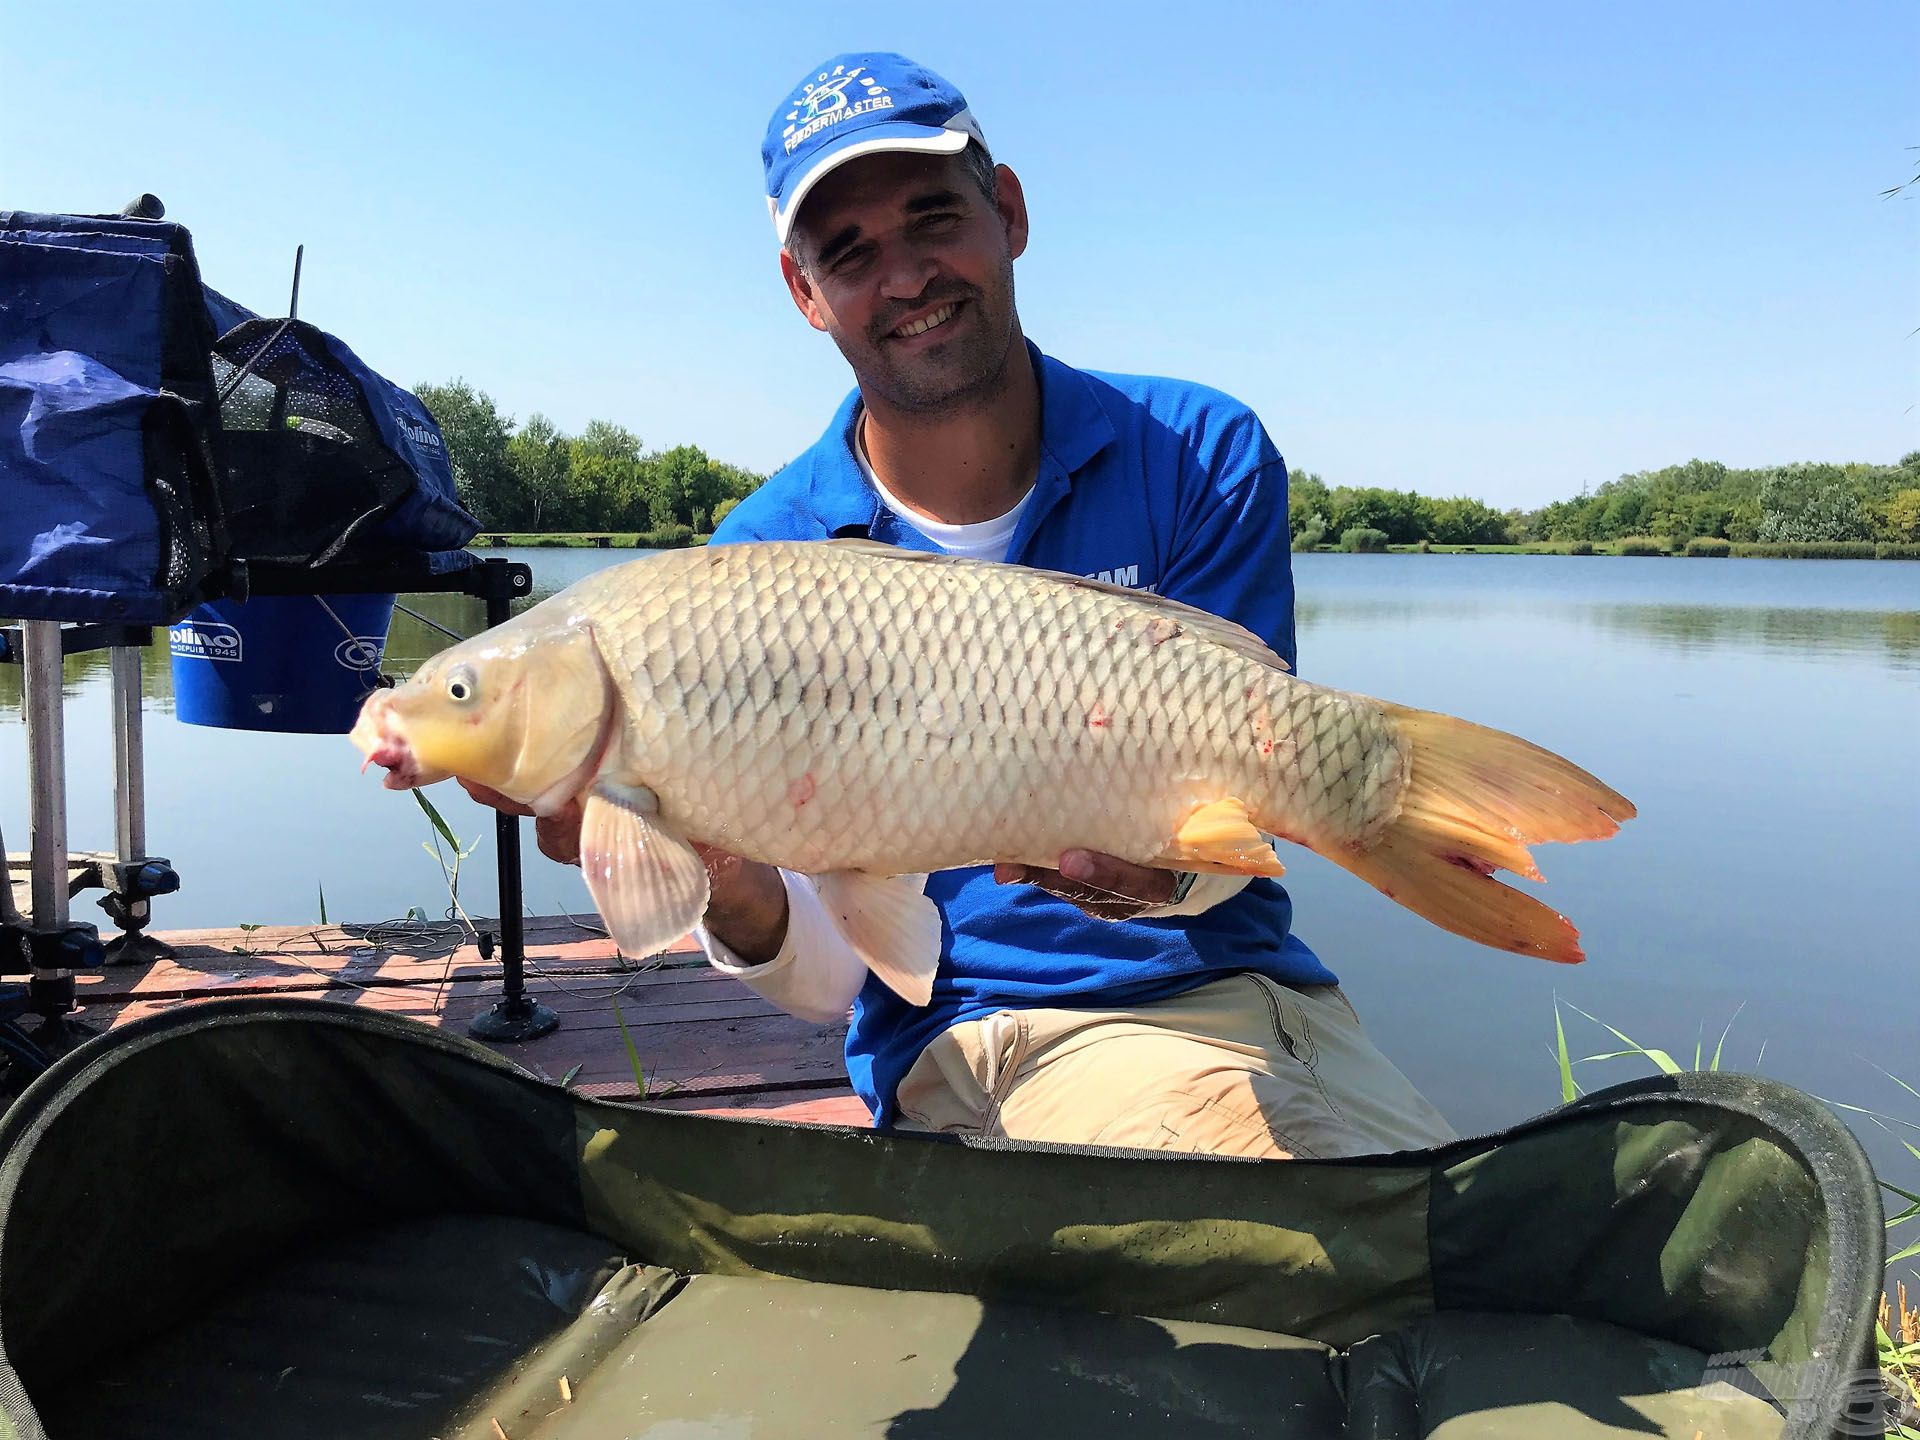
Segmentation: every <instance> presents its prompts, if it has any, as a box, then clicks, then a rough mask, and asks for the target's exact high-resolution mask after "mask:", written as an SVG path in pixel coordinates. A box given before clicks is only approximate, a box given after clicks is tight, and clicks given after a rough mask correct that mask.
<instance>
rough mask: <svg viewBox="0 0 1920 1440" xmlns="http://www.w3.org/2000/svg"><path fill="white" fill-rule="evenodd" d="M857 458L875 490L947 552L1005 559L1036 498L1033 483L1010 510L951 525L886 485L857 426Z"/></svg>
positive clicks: (915, 527)
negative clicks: (909, 503) (913, 507)
mask: <svg viewBox="0 0 1920 1440" xmlns="http://www.w3.org/2000/svg"><path fill="white" fill-rule="evenodd" d="M853 458H854V459H856V460H858V461H859V462H860V473H861V474H862V475H864V476H866V477H867V483H868V484H869V485H871V486H873V491H874V494H876V495H878V496H879V497H880V503H881V504H882V505H884V506H886V507H887V509H889V510H891V511H892V512H893V513H894V514H896V515H898V516H899V517H900V518H901V519H902V520H903V521H905V522H906V523H907V524H909V525H911V526H912V527H913V528H914V529H915V530H918V531H919V532H920V533H921V534H922V535H924V536H926V537H927V538H928V539H929V540H931V541H933V543H934V544H936V545H938V546H939V547H940V548H941V549H942V550H944V551H946V552H947V554H949V555H962V556H965V557H966V558H967V559H969V560H1005V559H1006V558H1007V549H1008V547H1009V546H1011V545H1012V544H1013V532H1014V531H1015V530H1016V529H1018V528H1019V526H1020V516H1021V515H1022V514H1023V513H1024V512H1025V511H1026V508H1027V501H1029V500H1031V499H1032V498H1033V487H1032V486H1031V485H1029V486H1028V487H1027V493H1026V494H1024V495H1022V496H1021V497H1020V499H1019V501H1018V502H1017V503H1016V504H1015V505H1014V507H1013V508H1012V509H1011V510H1009V511H1007V513H1006V514H1004V515H999V516H996V517H994V518H993V519H991V520H974V521H971V522H969V523H968V524H965V525H949V524H947V523H946V521H944V520H935V519H932V518H931V517H929V516H926V515H922V514H921V513H920V512H919V511H917V510H911V509H909V508H907V502H906V501H904V500H902V499H901V498H900V497H899V496H898V495H895V494H894V493H893V492H892V491H891V490H889V489H888V488H887V487H886V483H885V482H884V481H882V480H881V478H880V477H879V476H878V475H876V474H874V473H873V465H872V464H871V463H870V462H869V461H868V459H867V447H866V443H865V441H864V440H862V439H861V438H860V431H859V428H858V427H857V426H856V427H855V430H854V444H853Z"/></svg>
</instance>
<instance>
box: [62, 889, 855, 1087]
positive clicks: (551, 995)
mask: <svg viewBox="0 0 1920 1440" xmlns="http://www.w3.org/2000/svg"><path fill="white" fill-rule="evenodd" d="M594 920H595V917H594V916H591V915H588V916H581V917H577V918H576V917H543V918H530V919H529V920H528V921H527V922H526V928H527V938H526V955H527V965H526V974H527V994H528V996H529V997H530V998H532V999H534V1000H537V1001H539V1002H540V1003H541V1004H543V1005H546V1006H547V1007H549V1008H550V1009H552V1010H553V1011H554V1012H555V1013H557V1014H558V1015H559V1017H560V1028H559V1029H557V1030H555V1031H554V1032H553V1033H552V1034H550V1035H545V1036H542V1037H541V1038H540V1039H538V1040H530V1041H526V1042H524V1043H520V1044H495V1045H494V1046H493V1048H494V1049H495V1050H497V1051H499V1053H500V1054H502V1055H504V1056H506V1057H507V1058H509V1059H510V1060H512V1061H513V1062H514V1063H515V1064H517V1065H520V1066H522V1067H524V1068H525V1069H527V1070H530V1071H532V1072H533V1073H534V1074H536V1075H541V1076H544V1077H546V1078H548V1079H551V1080H555V1081H560V1080H564V1079H565V1078H566V1077H567V1075H568V1074H569V1073H570V1072H573V1075H574V1078H573V1080H572V1086H573V1088H574V1089H575V1090H577V1091H579V1092H581V1093H582V1094H586V1095H594V1096H602V1097H607V1098H617V1099H633V1098H635V1097H636V1096H637V1095H638V1094H639V1086H638V1085H637V1083H636V1081H635V1079H634V1074H633V1066H632V1063H631V1061H630V1059H629V1057H628V1052H627V1047H626V1043H625V1041H624V1040H623V1038H622V1036H621V1033H620V1024H621V1021H624V1022H625V1024H626V1027H627V1031H628V1033H629V1034H630V1035H631V1036H632V1037H633V1044H634V1047H635V1049H636V1050H637V1051H638V1054H639V1058H640V1061H641V1065H642V1067H643V1069H644V1070H645V1072H646V1080H647V1096H646V1099H647V1102H648V1103H649V1104H657V1105H661V1106H666V1107H671V1108H673V1109H678V1110H703V1111H709V1112H715V1113H729V1114H735V1115H761V1116H772V1117H775V1118H778V1119H783V1120H794V1121H803V1122H816V1123H824V1124H839V1125H866V1124H869V1123H870V1121H869V1117H868V1115H867V1110H866V1107H865V1106H864V1105H863V1104H862V1103H861V1102H860V1101H859V1100H858V1099H857V1098H856V1097H855V1096H854V1094H853V1092H852V1090H851V1089H850V1088H849V1087H848V1084H847V1079H846V1068H845V1064H844V1062H843V1060H842V1058H841V1046H842V1044H843V1042H844V1039H845V1035H846V1029H845V1026H842V1025H815V1024H811V1023H809V1022H807V1021H804V1020H798V1019H795V1018H794V1017H793V1016H790V1015H786V1014H783V1013H782V1012H780V1011H778V1010H776V1009H774V1008H773V1007H772V1006H770V1005H768V1004H767V1003H766V1002H765V1001H763V1000H761V999H760V997H759V996H757V995H755V994H754V993H753V992H752V991H750V990H748V989H747V988H746V987H745V986H743V985H741V984H740V983H738V982H737V981H734V980H730V979H728V978H727V977H726V976H724V975H721V974H720V973H719V972H717V971H715V970H714V969H713V968H712V967H711V966H709V965H708V964H707V963H706V960H705V959H704V958H703V957H702V956H701V955H700V954H699V952H698V951H697V950H694V949H693V948H692V946H691V943H690V942H688V943H687V945H686V946H685V948H683V949H679V950H676V951H674V952H672V953H669V954H666V955H661V956H656V957H654V958H652V959H651V960H648V961H645V962H640V963H633V962H629V961H626V960H623V959H622V958H621V957H620V956H619V955H617V954H616V953H615V951H614V947H613V942H612V941H611V940H609V939H607V938H606V937H605V936H604V935H603V934H601V933H600V932H599V930H598V929H597V927H596V926H595V925H594V923H593V922H594ZM477 923H478V924H479V925H480V926H481V928H483V929H484V928H486V927H487V925H488V923H489V922H487V921H484V920H482V921H478V922H477ZM156 933H157V934H158V937H159V938H160V939H162V940H165V941H166V942H167V943H168V944H170V945H172V946H173V947H174V949H175V952H176V953H175V958H174V959H173V960H171V961H164V962H160V963H157V964H152V965H126V966H112V967H109V968H107V969H104V970H100V971H95V972H89V973H82V974H81V975H80V976H79V977H78V978H77V980H76V982H75V988H76V998H77V1000H78V1003H79V1005H80V1006H81V1010H80V1012H79V1014H78V1016H76V1018H78V1019H80V1020H83V1021H86V1022H89V1023H91V1024H92V1025H95V1026H106V1027H107V1028H111V1027H112V1026H114V1025H119V1024H122V1023H124V1022H126V1021H129V1020H132V1019H134V1018H136V1017H138V1016H142V1015H149V1014H152V1013H154V1012H155V1011H158V1010H167V1009H171V1008H173V1007H175V1006H179V1005H194V1004H205V1003H208V1002H217V1001H218V1000H220V999H221V998H223V997H228V996H236V995H262V994H275V995H288V996H296V995H297V996H306V997H316V998H319V999H324V1000H331V1001H336V1002H338V1003H339V1004H342V1005H363V1006H371V1007H373V1008H375V1009H379V1010H387V1011H391V1012H393V1013H394V1014H398V1015H407V1016H410V1017H412V1018H413V1019H416V1020H422V1021H425V1022H426V1023H428V1024H431V1025H437V1026H442V1027H445V1028H447V1029H451V1030H457V1031H458V1032H459V1033H460V1034H462V1035H464V1034H466V1033H467V1024H468V1022H469V1021H471V1020H472V1019H473V1017H474V1016H475V1015H477V1014H478V1013H480V1012H481V1011H483V1010H486V1009H489V1008H491V1007H492V1005H493V1004H494V1002H495V1001H497V1000H498V999H499V998H500V996H501V993H502V972H501V966H500V962H499V959H498V958H497V956H496V958H495V959H494V960H492V961H484V960H482V959H481V958H480V955H479V953H478V951H477V950H476V949H475V947H474V945H473V944H472V942H471V941H470V940H465V939H463V938H462V937H461V936H459V935H456V934H454V933H452V927H450V926H441V927H439V929H438V931H437V932H436V931H435V930H432V929H430V928H429V927H426V926H413V927H401V928H398V929H394V928H380V929H375V928H371V927H367V926H355V925H303V926H279V927H261V928H256V929H253V930H240V929H235V930H198V931H162V932H156ZM455 940H460V941H461V943H458V944H455V943H454V942H455ZM616 1007H617V1009H616ZM576 1067H578V1068H577V1071H576Z"/></svg>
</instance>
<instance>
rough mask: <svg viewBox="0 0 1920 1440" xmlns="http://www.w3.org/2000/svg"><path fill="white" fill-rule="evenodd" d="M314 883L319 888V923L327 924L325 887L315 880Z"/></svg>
mask: <svg viewBox="0 0 1920 1440" xmlns="http://www.w3.org/2000/svg"><path fill="white" fill-rule="evenodd" d="M314 883H315V884H316V885H319V886H320V923H321V924H322V925H324V924H326V923H327V887H326V886H325V885H324V884H322V883H321V882H319V881H317V880H316V881H315V882H314Z"/></svg>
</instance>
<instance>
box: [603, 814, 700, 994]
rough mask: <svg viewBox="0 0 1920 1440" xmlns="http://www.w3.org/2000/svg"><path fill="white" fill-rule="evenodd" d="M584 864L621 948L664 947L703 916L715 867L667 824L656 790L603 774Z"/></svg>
mask: <svg viewBox="0 0 1920 1440" xmlns="http://www.w3.org/2000/svg"><path fill="white" fill-rule="evenodd" d="M580 870H581V873H582V874H583V875H584V876H585V877H586V881H587V889H588V890H589V891H590V892H592V895H593V903H594V904H595V906H597V907H598V908H599V911H600V918H601V919H602V920H603V921H605V922H606V926H607V931H608V933H609V934H611V935H612V936H613V943H614V944H615V945H617V946H618V947H619V948H620V953H621V954H623V955H627V956H631V957H633V958H634V959H639V958H640V957H642V956H645V955H653V954H657V953H658V952H660V951H661V950H664V949H666V947H667V946H669V945H671V944H672V943H673V942H674V941H676V940H678V939H679V938H680V937H681V936H683V935H685V934H687V933H688V932H689V931H690V930H692V929H693V927H694V926H696V925H698V924H699V923H700V917H701V916H702V915H704V914H706V910H707V867H706V866H705V865H704V864H703V863H701V860H700V857H699V856H698V855H697V854H695V853H694V849H693V847H692V846H691V845H689V844H687V842H686V841H685V840H683V839H681V838H680V836H678V835H676V834H675V833H674V832H673V831H672V829H670V828H669V827H668V826H666V825H664V824H662V823H661V821H660V817H659V802H658V801H657V800H656V799H655V798H654V795H653V792H652V791H650V790H643V789H639V788H636V787H633V786H627V785H615V784H611V783H609V782H607V781H602V782H600V783H599V784H597V785H595V786H594V787H593V789H592V790H591V791H589V792H588V794H587V803H586V808H585V813H584V814H583V815H582V817H581V821H580Z"/></svg>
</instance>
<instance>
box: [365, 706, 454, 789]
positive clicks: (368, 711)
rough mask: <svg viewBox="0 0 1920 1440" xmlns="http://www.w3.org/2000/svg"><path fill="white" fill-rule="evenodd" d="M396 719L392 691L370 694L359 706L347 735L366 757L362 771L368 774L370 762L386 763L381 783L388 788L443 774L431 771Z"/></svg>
mask: <svg viewBox="0 0 1920 1440" xmlns="http://www.w3.org/2000/svg"><path fill="white" fill-rule="evenodd" d="M397 720H398V717H397V716H396V715H395V714H394V713H393V696H392V695H391V693H389V692H388V691H385V690H377V691H375V692H374V693H373V694H372V695H370V696H368V697H367V702H366V704H364V705H363V706H361V707H360V717H359V719H357V720H355V721H354V722H353V729H352V730H351V731H350V732H349V733H348V735H347V738H348V739H349V740H351V741H352V742H353V743H354V744H355V745H357V746H358V747H359V749H360V753H361V754H363V755H365V756H366V757H367V758H366V759H365V760H363V761H361V762H360V773H361V774H362V775H364V774H366V773H367V767H368V766H369V765H380V766H384V767H385V769H386V772H387V773H386V774H385V775H384V776H383V777H381V782H380V783H381V784H383V785H384V786H386V788H387V789H389V790H417V789H419V788H420V787H421V786H422V785H430V784H432V783H433V782H434V781H435V780H438V779H442V778H444V777H442V776H438V775H430V774H428V772H427V769H426V767H425V766H423V765H422V764H421V763H420V758H419V757H418V756H417V755H415V754H414V753H413V746H412V745H411V744H409V743H408V741H407V737H406V735H405V733H404V732H402V731H401V730H400V729H399V728H398V725H397V723H396V722H397Z"/></svg>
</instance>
